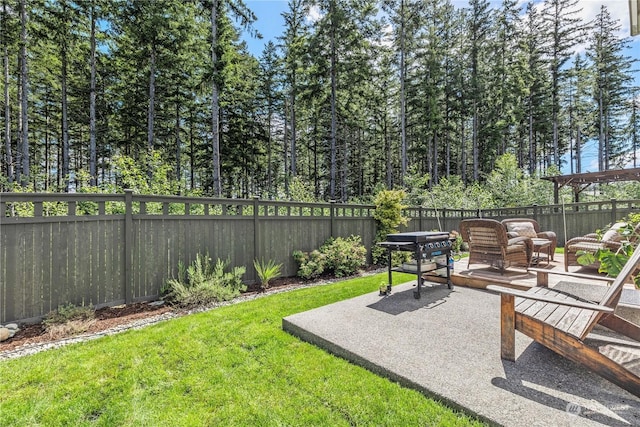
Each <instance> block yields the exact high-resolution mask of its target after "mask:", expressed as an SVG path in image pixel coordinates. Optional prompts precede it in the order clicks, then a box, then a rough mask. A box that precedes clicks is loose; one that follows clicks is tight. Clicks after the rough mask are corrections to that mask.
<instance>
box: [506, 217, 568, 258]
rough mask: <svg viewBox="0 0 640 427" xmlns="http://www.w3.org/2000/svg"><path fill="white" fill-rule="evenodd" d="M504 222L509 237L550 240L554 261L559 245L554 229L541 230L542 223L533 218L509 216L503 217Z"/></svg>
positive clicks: (550, 254) (550, 253)
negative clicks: (507, 217) (539, 223)
mask: <svg viewBox="0 0 640 427" xmlns="http://www.w3.org/2000/svg"><path fill="white" fill-rule="evenodd" d="M502 223H503V224H504V226H505V227H506V228H507V235H508V236H509V237H518V236H524V237H531V238H538V239H545V240H549V241H550V242H551V244H550V245H549V256H550V257H551V261H553V255H554V253H555V251H556V247H557V246H558V237H557V236H556V233H555V232H554V231H540V225H538V221H536V220H535V219H532V218H509V219H503V220H502Z"/></svg>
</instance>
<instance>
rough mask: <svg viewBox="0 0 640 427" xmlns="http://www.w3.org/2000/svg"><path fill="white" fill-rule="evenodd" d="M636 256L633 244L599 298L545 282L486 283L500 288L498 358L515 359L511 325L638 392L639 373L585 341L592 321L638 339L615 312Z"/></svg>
mask: <svg viewBox="0 0 640 427" xmlns="http://www.w3.org/2000/svg"><path fill="white" fill-rule="evenodd" d="M639 262H640V250H636V251H635V252H634V253H633V255H632V256H631V258H630V259H629V261H628V262H627V263H626V264H625V266H624V267H623V269H622V271H621V272H620V274H619V275H618V277H616V278H615V280H614V281H613V282H612V283H611V285H610V287H609V288H608V290H607V292H606V293H605V295H604V296H603V297H602V299H601V300H600V301H599V302H598V303H593V302H590V301H587V300H585V299H582V298H579V297H576V296H574V295H571V294H568V293H566V292H561V291H557V290H553V289H550V288H546V287H537V286H536V287H533V288H531V289H529V290H527V291H519V290H515V289H511V288H504V287H501V286H494V285H490V286H487V289H489V290H492V291H497V292H500V294H501V305H500V308H501V319H500V323H501V325H500V327H501V342H502V343H501V350H500V354H501V357H502V359H506V360H510V361H515V331H516V330H518V331H520V332H522V333H523V334H525V335H527V336H529V337H530V338H532V339H533V340H535V341H537V342H539V343H540V344H542V345H544V346H545V347H547V348H549V349H550V350H552V351H554V352H556V353H558V354H560V355H561V356H563V357H566V358H567V359H569V360H572V361H573V362H575V363H578V364H581V365H583V366H585V367H587V368H589V369H591V370H592V371H593V372H595V373H597V374H598V375H600V376H602V377H603V378H606V379H607V380H609V381H611V382H612V383H614V384H616V385H618V386H619V387H621V388H623V389H625V390H627V391H628V392H630V393H632V394H634V395H636V396H638V397H640V377H639V376H638V373H637V372H633V371H632V370H631V369H630V366H628V365H625V362H618V361H616V360H613V359H611V358H609V357H608V356H606V355H605V354H602V353H600V351H599V349H598V348H595V347H591V346H589V345H588V344H586V343H585V341H584V340H585V338H586V336H587V335H588V334H589V333H590V332H591V330H592V329H593V328H594V326H596V325H597V324H599V325H602V326H605V327H606V328H608V329H610V330H612V331H615V332H618V333H620V334H622V335H625V336H627V337H629V338H631V339H633V340H635V341H640V326H638V325H636V324H634V323H631V322H629V321H628V320H625V319H623V318H621V317H618V316H617V315H616V314H615V308H616V307H617V305H618V301H619V300H620V296H621V294H622V288H623V285H624V283H625V281H627V279H629V277H630V275H631V274H632V272H633V271H635V270H636V269H637V268H638V263H639ZM565 274H566V273H565ZM626 363H627V364H628V363H629V362H628V361H627V362H626ZM637 368H638V367H637V366H636V369H637Z"/></svg>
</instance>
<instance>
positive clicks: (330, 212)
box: [329, 200, 336, 238]
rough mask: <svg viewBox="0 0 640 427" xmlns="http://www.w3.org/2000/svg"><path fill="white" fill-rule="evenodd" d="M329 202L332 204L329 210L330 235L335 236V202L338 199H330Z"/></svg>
mask: <svg viewBox="0 0 640 427" xmlns="http://www.w3.org/2000/svg"><path fill="white" fill-rule="evenodd" d="M329 203H330V204H331V207H330V210H329V237H331V238H333V218H334V216H335V212H334V210H335V204H336V201H335V200H329Z"/></svg>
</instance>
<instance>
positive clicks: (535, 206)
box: [533, 204, 540, 222]
mask: <svg viewBox="0 0 640 427" xmlns="http://www.w3.org/2000/svg"><path fill="white" fill-rule="evenodd" d="M533 219H535V220H536V222H540V221H538V205H536V204H534V205H533Z"/></svg>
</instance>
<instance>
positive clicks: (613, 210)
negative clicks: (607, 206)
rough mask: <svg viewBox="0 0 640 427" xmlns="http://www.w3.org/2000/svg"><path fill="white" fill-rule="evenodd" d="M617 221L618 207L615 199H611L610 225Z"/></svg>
mask: <svg viewBox="0 0 640 427" xmlns="http://www.w3.org/2000/svg"><path fill="white" fill-rule="evenodd" d="M617 221H618V206H617V204H616V199H611V224H615V223H616V222H617Z"/></svg>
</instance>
